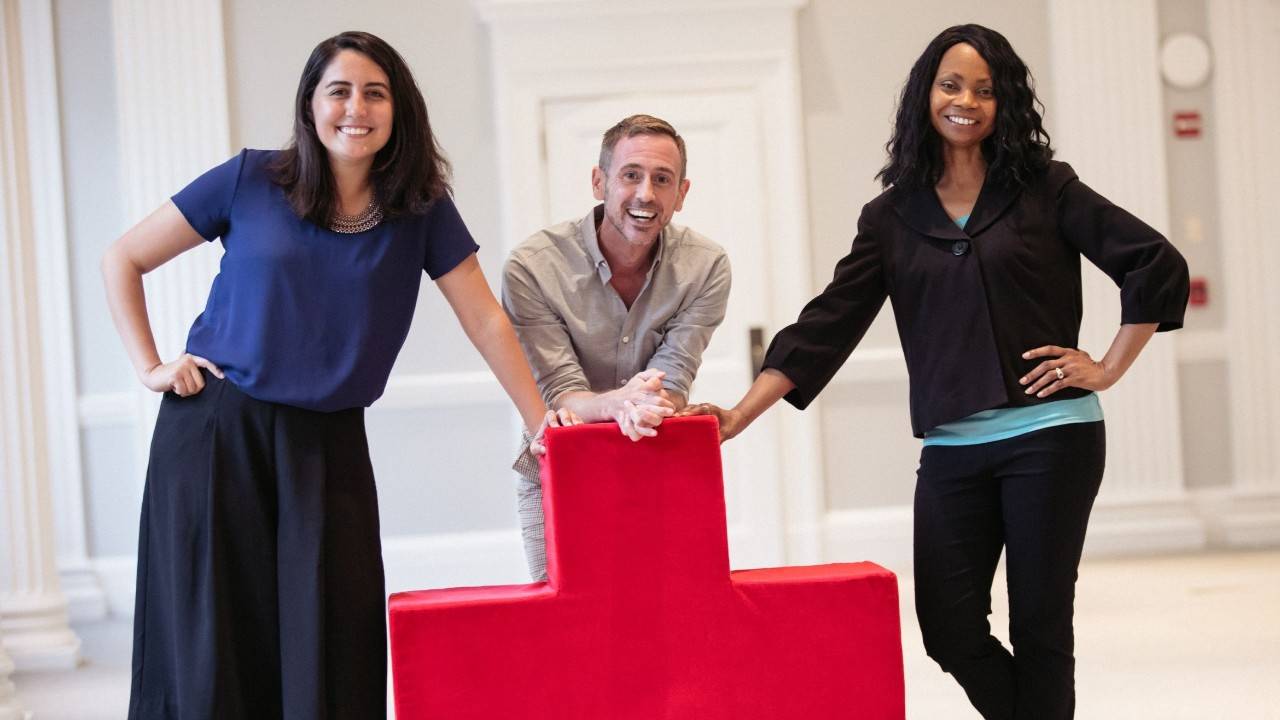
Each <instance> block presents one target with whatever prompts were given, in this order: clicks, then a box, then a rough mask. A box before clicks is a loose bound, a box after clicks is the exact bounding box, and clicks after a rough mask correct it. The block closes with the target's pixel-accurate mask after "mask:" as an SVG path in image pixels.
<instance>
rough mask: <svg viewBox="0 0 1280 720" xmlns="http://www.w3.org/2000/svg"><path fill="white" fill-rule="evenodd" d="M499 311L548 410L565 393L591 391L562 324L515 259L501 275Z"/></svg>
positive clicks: (522, 266) (509, 260) (530, 275)
mask: <svg viewBox="0 0 1280 720" xmlns="http://www.w3.org/2000/svg"><path fill="white" fill-rule="evenodd" d="M502 307H503V308H504V309H505V310H506V311H507V317H509V318H510V319H511V324H512V325H513V326H514V327H515V330H516V336H517V337H518V338H519V339H520V347H521V348H522V349H523V350H524V355H525V358H526V359H528V361H529V367H530V368H531V369H532V370H533V377H534V379H535V380H536V381H537V383H538V389H539V390H540V391H541V392H542V401H543V402H544V403H546V404H547V407H556V404H555V403H556V400H557V399H558V398H559V397H560V396H561V395H563V394H564V393H566V392H571V391H575V390H590V389H591V386H590V384H588V383H587V376H586V373H584V372H583V370H582V365H581V363H580V362H579V360H578V354H577V352H575V351H574V349H573V340H572V339H571V338H570V336H569V330H568V328H567V327H566V326H565V323H564V320H563V319H562V318H561V317H560V316H559V315H558V314H556V312H555V310H553V309H552V308H551V307H550V306H549V305H548V304H547V302H546V300H545V298H544V297H543V295H542V291H541V290H540V289H539V287H538V283H537V281H536V280H535V279H534V277H533V274H532V273H530V272H529V269H528V268H527V267H525V266H524V264H523V263H522V262H521V261H520V259H519V258H518V257H517V256H515V255H513V256H512V257H511V258H509V259H508V260H507V263H506V265H505V267H504V268H503V271H502Z"/></svg>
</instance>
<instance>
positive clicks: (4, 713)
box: [0, 632, 31, 720]
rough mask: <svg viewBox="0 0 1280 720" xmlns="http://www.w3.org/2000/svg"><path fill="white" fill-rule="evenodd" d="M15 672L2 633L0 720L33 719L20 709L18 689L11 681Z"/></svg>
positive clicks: (0, 646) (0, 641)
mask: <svg viewBox="0 0 1280 720" xmlns="http://www.w3.org/2000/svg"><path fill="white" fill-rule="evenodd" d="M13 670H14V667H13V661H12V660H10V659H9V655H8V654H7V653H5V651H4V633H3V632H0V720H26V719H27V718H30V717H31V713H28V712H25V711H24V710H22V709H21V708H20V707H18V698H17V689H16V688H14V686H13V681H12V680H10V679H9V675H10V674H12V673H13Z"/></svg>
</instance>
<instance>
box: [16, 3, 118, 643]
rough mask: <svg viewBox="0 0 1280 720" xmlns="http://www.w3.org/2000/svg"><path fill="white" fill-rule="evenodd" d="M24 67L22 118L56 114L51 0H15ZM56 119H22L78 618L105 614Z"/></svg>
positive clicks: (58, 495)
mask: <svg viewBox="0 0 1280 720" xmlns="http://www.w3.org/2000/svg"><path fill="white" fill-rule="evenodd" d="M20 8H21V10H20V15H21V23H22V25H21V27H22V56H23V63H22V70H23V80H24V84H25V88H26V92H25V96H26V97H25V98H24V101H25V106H26V117H27V118H57V117H60V112H59V109H58V77H57V58H56V56H55V50H54V48H55V44H54V38H53V8H52V4H51V0H21V4H20ZM58 129H59V125H58V123H57V122H37V123H28V124H27V126H26V132H27V157H28V159H29V162H30V167H29V178H30V183H31V185H30V190H31V206H32V214H31V230H32V233H33V235H34V237H35V239H36V240H35V243H34V245H35V263H36V282H37V286H38V297H39V304H38V307H39V309H40V341H41V345H42V347H43V350H44V353H43V365H44V368H43V375H44V387H43V390H44V405H45V428H46V432H47V438H48V443H49V484H50V489H51V493H52V498H53V517H54V535H55V538H56V543H55V547H56V556H57V564H58V571H59V573H60V574H61V576H62V587H63V591H64V592H65V593H66V596H67V601H68V603H69V604H70V607H71V615H72V616H73V617H76V618H84V619H92V618H101V617H103V616H104V615H106V611H107V606H106V598H105V596H104V594H103V592H102V587H101V585H100V584H99V583H98V580H97V577H96V576H95V575H94V573H93V570H92V569H91V568H90V567H89V561H88V544H87V542H86V537H85V517H84V485H83V474H82V473H81V469H80V427H79V422H78V417H77V407H76V371H75V346H74V342H73V337H74V333H73V332H72V326H71V279H70V273H69V271H68V267H67V232H66V210H65V206H66V197H65V194H64V192H63V184H62V142H61V138H60V137H59V134H58Z"/></svg>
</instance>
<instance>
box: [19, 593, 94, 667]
mask: <svg viewBox="0 0 1280 720" xmlns="http://www.w3.org/2000/svg"><path fill="white" fill-rule="evenodd" d="M0 604H2V605H3V607H4V610H3V612H0V634H2V635H3V638H4V640H3V645H4V651H5V652H7V653H8V654H9V657H10V658H12V659H13V664H14V666H16V667H17V669H18V670H20V671H28V670H71V669H74V668H76V667H77V666H78V665H80V660H81V656H80V638H79V637H77V636H76V634H75V633H74V632H72V631H71V627H70V624H69V620H68V618H67V604H66V602H65V601H64V600H63V599H62V597H61V594H58V595H56V596H54V597H53V598H48V597H30V596H27V597H23V596H12V595H11V596H8V597H6V598H4V600H3V602H2V603H0Z"/></svg>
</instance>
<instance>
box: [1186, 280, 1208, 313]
mask: <svg viewBox="0 0 1280 720" xmlns="http://www.w3.org/2000/svg"><path fill="white" fill-rule="evenodd" d="M1189 303H1190V304H1191V305H1194V306H1195V307H1204V306H1205V305H1208V304H1209V281H1208V280H1206V279H1205V278H1202V277H1193V278H1191V297H1190V298H1189Z"/></svg>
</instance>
